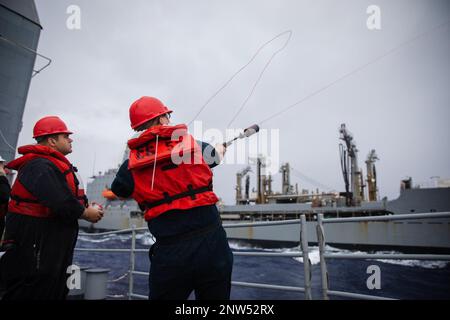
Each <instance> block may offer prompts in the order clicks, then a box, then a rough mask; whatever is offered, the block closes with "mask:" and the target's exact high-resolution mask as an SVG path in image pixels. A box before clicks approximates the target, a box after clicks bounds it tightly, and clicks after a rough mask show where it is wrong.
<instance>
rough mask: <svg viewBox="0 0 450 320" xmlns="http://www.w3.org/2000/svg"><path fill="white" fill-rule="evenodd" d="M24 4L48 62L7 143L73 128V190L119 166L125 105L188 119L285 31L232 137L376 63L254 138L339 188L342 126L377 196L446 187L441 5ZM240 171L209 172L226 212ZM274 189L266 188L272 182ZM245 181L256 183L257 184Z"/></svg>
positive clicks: (448, 105)
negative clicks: (407, 188)
mask: <svg viewBox="0 0 450 320" xmlns="http://www.w3.org/2000/svg"><path fill="white" fill-rule="evenodd" d="M36 5H37V9H38V13H39V17H40V21H41V24H42V26H43V30H42V33H41V38H40V42H39V47H38V51H39V53H41V54H43V55H46V56H48V57H50V58H51V59H52V60H53V62H52V64H51V65H50V66H49V67H48V68H47V69H46V70H45V71H43V72H42V73H41V74H39V75H37V76H36V77H34V78H33V80H32V82H31V87H30V91H29V95H28V100H27V105H26V109H25V114H24V118H23V122H24V127H23V129H22V132H21V134H20V137H19V145H22V144H26V143H31V142H33V140H32V139H31V135H32V134H31V132H32V127H33V125H34V123H35V121H36V120H37V119H39V118H40V117H42V116H45V115H59V116H60V117H61V118H63V119H64V120H65V121H66V122H67V124H68V126H69V127H70V129H71V130H73V131H74V132H75V134H74V135H73V139H74V143H73V148H74V152H73V153H72V154H71V155H70V156H69V159H70V160H71V161H72V162H73V163H74V164H75V165H76V166H78V168H79V169H80V171H81V173H82V176H83V177H84V180H85V181H84V182H85V183H86V182H87V177H88V176H90V175H92V173H93V170H95V172H98V171H105V170H107V169H108V168H112V167H116V166H117V165H118V164H119V163H120V162H121V160H122V156H123V151H124V147H125V143H126V141H127V140H128V139H129V138H130V137H131V136H132V135H133V131H132V130H131V129H130V127H129V118H128V108H129V106H130V104H131V103H132V102H133V101H134V100H136V99H137V98H139V97H141V96H143V95H150V96H155V97H158V98H160V99H161V100H162V101H163V102H164V103H165V104H166V105H167V106H169V107H170V108H171V109H172V110H174V113H173V117H172V122H173V123H187V122H189V121H190V120H192V118H193V117H194V115H195V114H196V113H197V111H198V110H199V109H200V108H201V106H202V105H203V104H204V103H205V102H206V101H207V100H208V98H210V97H211V96H212V95H213V94H214V92H216V90H217V89H218V88H220V87H221V86H222V85H224V83H225V82H226V81H227V80H228V79H229V78H230V77H231V76H232V75H233V74H234V73H235V72H236V71H237V70H238V69H239V68H241V67H242V66H243V65H245V64H246V63H247V62H248V61H249V60H250V59H251V58H252V56H253V55H254V54H255V52H256V51H257V50H258V49H259V48H260V47H261V45H263V44H264V43H266V42H267V41H269V40H270V39H272V38H273V37H275V36H276V35H277V34H280V33H282V32H283V31H286V30H291V31H292V37H291V39H290V42H289V43H288V45H287V46H286V47H285V48H284V50H283V51H281V52H279V53H278V54H277V55H276V56H275V57H274V59H273V60H272V63H271V64H270V65H269V67H268V68H267V70H266V72H265V74H264V76H263V78H262V79H261V81H260V83H259V85H258V86H257V87H256V89H255V91H254V93H253V96H252V97H251V98H250V100H249V101H248V103H247V104H246V106H245V107H244V109H243V110H242V112H241V113H240V115H239V116H238V117H237V119H236V121H235V122H234V123H233V125H232V127H233V128H240V127H245V126H248V125H251V124H253V123H258V122H259V121H261V120H263V119H266V118H268V117H270V116H271V115H273V114H275V113H277V112H278V111H280V110H283V108H286V107H287V106H289V105H291V104H292V103H294V102H296V101H299V100H301V99H302V98H304V97H306V96H308V95H310V94H311V93H313V92H315V91H317V90H319V89H321V88H323V87H325V86H327V85H328V84H330V83H333V82H334V81H335V80H337V79H339V78H341V77H342V76H344V75H346V74H348V73H349V72H351V71H352V70H354V69H357V68H359V67H361V66H363V65H365V64H367V63H368V62H371V61H374V60H375V62H374V63H371V64H369V65H368V66H367V67H365V68H363V69H361V70H359V71H358V72H356V73H355V74H353V75H351V76H348V77H346V78H344V79H343V80H342V81H338V82H336V83H335V84H334V85H332V86H330V87H328V88H327V89H326V90H324V91H322V92H320V93H319V94H317V95H315V96H313V97H311V98H310V99H308V100H306V101H304V102H303V103H301V104H298V105H297V106H295V107H294V108H291V109H289V110H288V111H286V112H285V113H283V114H281V115H279V116H277V117H274V118H272V119H271V120H269V121H266V122H264V123H263V125H262V128H265V129H268V130H270V129H279V137H280V145H279V151H280V153H279V157H280V161H281V162H290V164H291V165H292V166H293V167H294V168H295V169H296V170H297V171H299V172H301V173H303V174H304V175H307V176H308V177H310V178H312V179H314V180H316V181H318V182H320V183H321V184H322V185H326V186H329V187H330V188H332V189H335V190H339V191H343V190H344V184H343V179H342V174H341V169H340V162H339V151H338V144H339V132H338V128H339V126H340V124H341V123H346V124H347V127H348V129H349V130H350V131H351V132H352V133H353V135H354V137H355V141H356V144H357V147H358V149H359V165H360V166H361V167H363V171H364V174H365V171H366V170H365V163H364V160H365V159H366V156H367V154H368V152H369V151H370V150H371V149H376V152H377V154H378V156H379V158H380V160H379V161H378V162H377V163H376V165H377V173H378V178H379V189H380V195H381V196H388V198H390V199H392V198H395V197H397V196H398V191H399V184H400V180H401V179H402V178H404V177H406V176H412V177H413V181H414V182H415V183H420V182H427V181H429V178H430V177H432V176H440V177H441V178H450V166H449V163H450V144H449V137H450V128H449V119H450V86H449V84H450V58H449V57H450V40H449V39H450V25H449V23H448V22H449V20H450V2H449V1H445V0H443V1H438V0H433V1H429V0H418V1H410V0H408V1H406V0H405V1H399V0H395V1H378V0H377V1H364V0H363V1H361V0H355V1H348V0H346V1H332V0H329V1H280V0H277V1H261V0H254V1H253V0H251V1H249V0H245V1H242V0H240V1H209V0H208V1H206V0H203V1H178V0H176V1H175V0H169V1H167V0H165V1H162V0H161V1H150V0H145V1H144V0H133V1H124V0H120V1H119V0H116V1H111V0H108V1H106V0H89V1H87V0H86V1H76V0H70V1H65V0H60V1H51V0H36ZM69 5H77V6H79V8H80V9H81V29H79V30H70V29H68V28H67V26H66V21H67V19H68V18H69V14H67V13H66V10H67V7H68V6H69ZM369 5H377V6H378V7H379V8H380V10H381V11H380V13H381V15H380V17H381V20H380V21H381V30H369V29H368V27H367V24H366V22H367V19H368V17H369V14H367V13H366V10H367V8H368V6H369ZM445 22H447V23H446V24H445ZM443 23H444V25H442V24H443ZM439 25H441V27H439V28H436V26H439ZM287 38H288V37H287V35H285V36H284V37H280V38H278V39H276V40H275V41H273V42H272V43H270V44H269V45H267V46H266V47H264V49H263V50H262V51H261V52H260V54H259V55H258V56H257V57H256V59H255V60H254V61H253V62H252V63H251V64H250V65H249V66H248V67H247V68H246V69H245V70H243V71H242V72H241V73H240V74H239V75H238V76H237V77H236V78H235V79H234V81H233V82H232V83H230V85H229V86H228V87H226V88H225V89H224V90H223V91H222V92H221V93H220V94H219V95H218V96H217V97H216V98H215V99H214V100H212V101H211V103H210V104H209V105H208V106H207V107H206V108H205V109H204V111H203V112H202V113H201V114H200V116H199V117H198V120H202V121H203V129H204V130H205V129H208V128H218V129H221V130H225V128H226V126H227V124H228V123H229V121H230V120H231V118H232V117H233V115H234V114H235V113H236V112H237V110H238V109H239V108H240V106H241V104H242V103H243V101H244V100H245V98H246V97H247V95H248V94H249V92H250V90H251V89H252V86H253V84H254V82H255V81H256V80H257V78H258V76H259V74H260V72H261V71H262V69H263V68H264V66H265V64H266V63H267V61H268V59H270V57H271V56H272V55H273V54H274V52H276V51H277V50H279V49H280V48H281V47H282V46H283V45H284V43H285V42H286V40H287ZM411 39H413V40H412V41H410V40H411ZM394 48H396V50H394V51H391V50H392V49H394ZM388 52H391V53H390V54H388V55H386V56H384V57H383V58H381V59H378V58H379V57H381V56H383V55H385V54H386V53H388ZM37 63H38V65H39V64H42V63H43V61H39V60H38V61H37ZM191 129H192V127H191ZM196 138H199V139H202V138H203V137H196ZM94 159H95V161H94ZM94 162H95V166H94ZM244 167H245V165H244V164H240V165H230V164H225V165H222V166H220V167H217V168H216V169H214V175H215V178H214V179H215V180H214V181H215V182H214V183H215V190H216V192H217V193H218V195H219V196H220V197H221V198H223V199H224V200H225V202H226V203H233V201H234V186H235V172H236V171H238V170H241V169H242V168H244ZM298 176H299V175H298V174H297V176H294V175H293V176H292V177H291V179H292V182H293V183H295V182H298V183H299V186H300V188H311V187H315V186H314V185H312V184H311V183H309V182H307V181H305V180H302V179H301V178H298ZM253 177H254V176H252V178H253ZM273 179H274V181H275V184H274V189H275V190H276V191H278V190H279V189H280V180H281V176H280V174H276V175H274V177H273ZM251 183H252V187H254V186H255V180H254V179H252V181H251Z"/></svg>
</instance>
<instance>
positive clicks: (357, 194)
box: [339, 123, 364, 206]
mask: <svg viewBox="0 0 450 320" xmlns="http://www.w3.org/2000/svg"><path fill="white" fill-rule="evenodd" d="M339 133H340V135H341V136H340V139H341V140H344V142H345V147H344V146H343V145H342V144H339V149H340V154H341V167H342V174H343V176H344V183H345V197H346V201H347V205H349V206H350V205H358V204H360V203H361V201H363V200H364V189H363V188H364V185H363V177H362V171H361V170H360V169H359V167H358V149H357V148H356V143H355V141H354V140H353V135H352V134H351V133H350V132H349V131H348V130H347V128H346V127H345V123H343V124H341V128H340V129H339ZM349 162H350V172H349V170H348V169H349ZM349 176H350V182H349ZM350 187H351V189H350Z"/></svg>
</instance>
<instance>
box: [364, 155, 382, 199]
mask: <svg viewBox="0 0 450 320" xmlns="http://www.w3.org/2000/svg"><path fill="white" fill-rule="evenodd" d="M377 160H379V158H378V156H377V154H376V153H375V150H374V149H372V150H370V152H369V154H368V155H367V160H366V167H367V190H368V197H369V201H377V200H378V187H377V171H376V169H375V161H377Z"/></svg>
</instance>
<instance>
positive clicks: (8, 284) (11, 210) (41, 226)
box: [0, 116, 103, 300]
mask: <svg viewBox="0 0 450 320" xmlns="http://www.w3.org/2000/svg"><path fill="white" fill-rule="evenodd" d="M71 134H72V132H71V131H69V130H68V129H67V126H66V124H65V123H64V122H63V121H62V120H61V119H60V118H59V117H57V116H48V117H44V118H42V119H40V120H39V121H37V122H36V124H35V126H34V128H33V138H34V139H36V141H37V144H34V145H26V146H22V147H19V148H18V153H19V154H21V155H22V156H21V157H19V158H18V159H15V160H13V161H11V162H9V163H8V164H7V167H8V168H9V169H12V170H17V171H18V175H17V179H16V180H15V182H14V184H13V186H12V188H11V200H10V201H9V204H8V213H7V216H6V227H5V239H4V247H6V252H5V254H4V255H3V256H2V258H1V260H0V282H1V284H2V286H3V287H4V288H5V293H4V295H3V299H4V300H24V299H27V300H30V299H31V300H35V299H45V300H49V299H50V300H59V299H65V297H66V295H67V293H68V288H67V286H66V280H67V277H68V276H69V275H68V274H67V267H68V266H69V265H71V264H72V257H73V250H74V248H75V244H76V241H77V236H78V219H86V220H88V221H90V222H93V223H95V222H97V221H98V220H100V219H101V218H102V216H103V212H102V211H101V210H99V209H96V208H93V207H91V206H88V201H87V198H86V196H85V195H84V193H83V191H82V188H81V187H80V184H79V181H78V179H77V176H76V168H75V167H74V166H73V165H72V164H71V163H70V162H69V160H68V159H67V158H66V155H68V154H69V153H71V152H72V141H73V140H72V139H71V138H70V135H71Z"/></svg>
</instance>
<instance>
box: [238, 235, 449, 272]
mask: <svg viewBox="0 0 450 320" xmlns="http://www.w3.org/2000/svg"><path fill="white" fill-rule="evenodd" d="M230 248H231V249H233V250H252V251H262V252H282V253H292V252H298V251H299V250H300V247H299V246H297V247H288V248H272V249H268V248H261V247H258V246H255V245H246V244H243V243H241V242H234V241H230ZM325 250H326V251H327V252H328V253H341V254H367V253H368V252H365V251H359V250H357V251H351V250H347V249H340V248H336V247H332V246H329V245H326V246H325ZM370 253H372V254H401V253H402V252H399V251H376V252H370ZM308 257H309V260H310V261H311V265H318V264H319V263H320V250H319V247H318V246H310V247H309V252H308ZM292 259H294V260H295V261H298V262H300V263H303V257H293V258H292ZM370 260H372V261H379V262H382V263H386V264H394V265H401V266H406V267H419V268H425V269H443V268H446V267H447V266H448V264H449V262H447V261H434V260H433V261H430V260H393V259H370Z"/></svg>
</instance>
